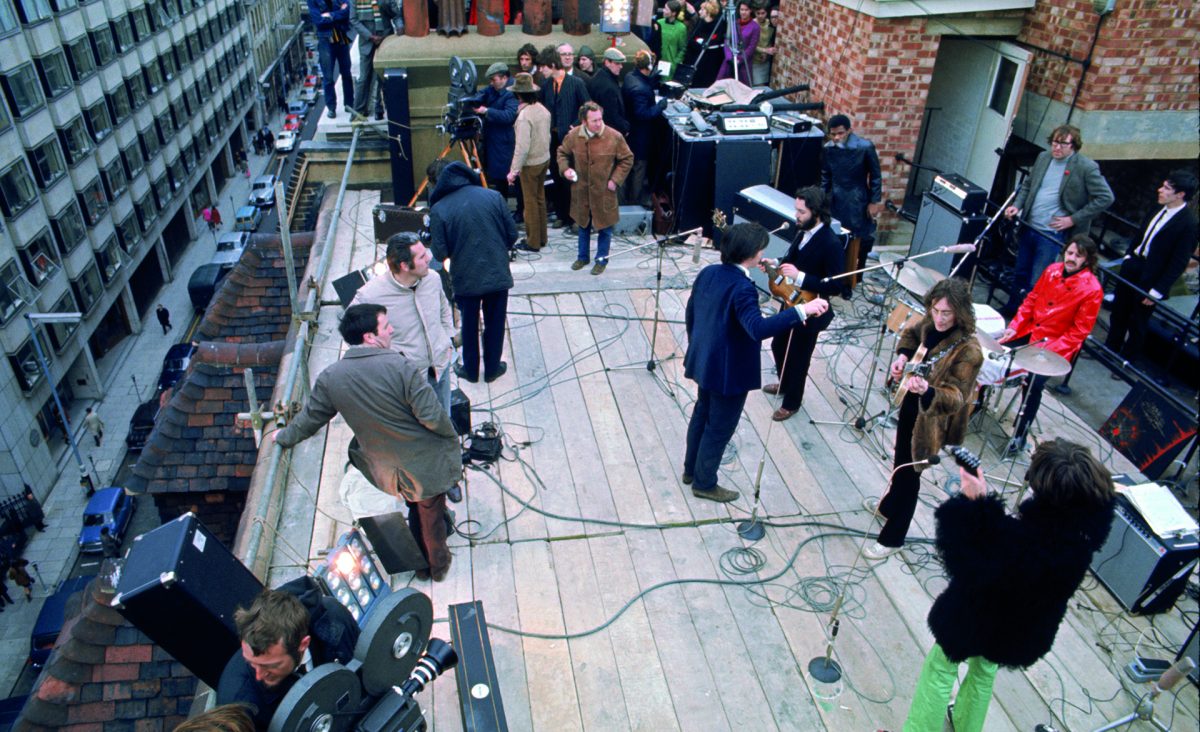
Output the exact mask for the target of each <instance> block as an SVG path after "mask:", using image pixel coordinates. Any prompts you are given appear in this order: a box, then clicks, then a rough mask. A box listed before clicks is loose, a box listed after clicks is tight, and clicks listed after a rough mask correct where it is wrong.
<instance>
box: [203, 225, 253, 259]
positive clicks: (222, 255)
mask: <svg viewBox="0 0 1200 732" xmlns="http://www.w3.org/2000/svg"><path fill="white" fill-rule="evenodd" d="M249 241H250V232H248V231H228V232H226V233H224V234H221V235H220V236H219V237H217V251H216V253H215V254H213V258H212V263H213V264H228V265H230V266H233V265H235V264H237V263H238V260H239V259H241V258H242V252H244V251H246V244H247V243H248V242H249Z"/></svg>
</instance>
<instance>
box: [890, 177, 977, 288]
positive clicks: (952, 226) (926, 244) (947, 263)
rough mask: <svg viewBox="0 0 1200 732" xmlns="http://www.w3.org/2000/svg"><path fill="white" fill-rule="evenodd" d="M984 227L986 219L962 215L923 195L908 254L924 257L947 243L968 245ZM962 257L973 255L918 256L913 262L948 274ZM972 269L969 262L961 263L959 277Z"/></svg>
mask: <svg viewBox="0 0 1200 732" xmlns="http://www.w3.org/2000/svg"><path fill="white" fill-rule="evenodd" d="M985 226H987V218H985V217H983V216H965V215H963V214H962V213H960V212H959V211H957V210H956V209H953V208H951V207H950V206H947V205H946V204H945V203H943V202H942V201H941V200H940V199H939V198H937V197H936V196H934V195H932V194H930V193H926V194H925V195H924V196H922V197H921V209H920V211H919V212H918V214H917V225H916V227H914V229H913V238H912V246H911V247H909V250H908V254H909V256H912V255H914V254H924V253H926V252H932V251H936V250H937V249H938V248H939V247H944V246H949V245H951V244H960V243H967V244H969V243H971V242H973V241H975V237H977V236H979V233H980V232H981V231H983V228H984V227H985ZM963 256H968V257H971V258H972V259H973V258H974V257H975V256H976V255H974V254H968V255H962V254H959V255H957V256H956V255H954V254H935V255H933V256H929V257H922V258H921V259H919V260H917V264H920V265H921V266H922V267H928V268H930V269H933V270H937V271H938V272H941V273H942V274H944V275H949V274H950V270H952V269H954V265H956V264H957V263H958V260H959V259H961V258H962V257H963ZM973 266H974V265H973V263H972V262H968V263H967V264H964V265H963V266H962V267H961V268H960V269H959V270H958V273H959V275H960V276H963V277H969V276H970V275H971V268H972V267H973Z"/></svg>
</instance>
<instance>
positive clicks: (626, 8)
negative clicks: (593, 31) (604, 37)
mask: <svg viewBox="0 0 1200 732" xmlns="http://www.w3.org/2000/svg"><path fill="white" fill-rule="evenodd" d="M632 15H633V2H632V0H604V2H603V6H602V13H601V16H600V32H601V33H628V32H629V30H630V25H631V16H632Z"/></svg>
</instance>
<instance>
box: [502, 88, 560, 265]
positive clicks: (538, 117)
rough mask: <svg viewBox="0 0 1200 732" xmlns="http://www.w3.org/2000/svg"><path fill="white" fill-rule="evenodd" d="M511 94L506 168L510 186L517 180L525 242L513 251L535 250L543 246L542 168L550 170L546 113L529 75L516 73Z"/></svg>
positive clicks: (547, 117) (544, 235)
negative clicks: (511, 141)
mask: <svg viewBox="0 0 1200 732" xmlns="http://www.w3.org/2000/svg"><path fill="white" fill-rule="evenodd" d="M512 93H513V94H515V95H516V96H517V101H518V102H519V103H520V104H519V105H518V106H517V121H516V123H515V125H514V132H515V135H516V143H515V149H514V150H513V159H512V164H511V165H510V166H509V169H508V182H509V184H510V185H511V184H512V183H514V182H515V181H516V180H517V179H518V178H520V179H521V199H522V201H523V202H524V206H525V210H524V213H523V215H524V217H525V243H524V244H517V249H528V250H530V251H535V252H536V251H537V250H539V249H541V248H542V247H544V246H546V235H547V233H548V232H547V226H546V185H545V181H546V169H547V168H549V167H550V110H548V109H546V108H545V107H543V106H542V103H541V101H539V99H538V90H537V87H535V86H534V85H533V76H531V75H530V74H526V73H524V72H522V73H520V74H517V79H516V83H514V84H513V86H512Z"/></svg>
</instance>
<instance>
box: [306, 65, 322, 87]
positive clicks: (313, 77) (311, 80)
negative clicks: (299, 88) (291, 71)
mask: <svg viewBox="0 0 1200 732" xmlns="http://www.w3.org/2000/svg"><path fill="white" fill-rule="evenodd" d="M312 71H313V73H311V74H309V75H308V76H306V77H304V86H303V88H304V89H316V88H317V87H319V86H320V85H321V77H319V76H317V69H315V68H314V69H313V70H312Z"/></svg>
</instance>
